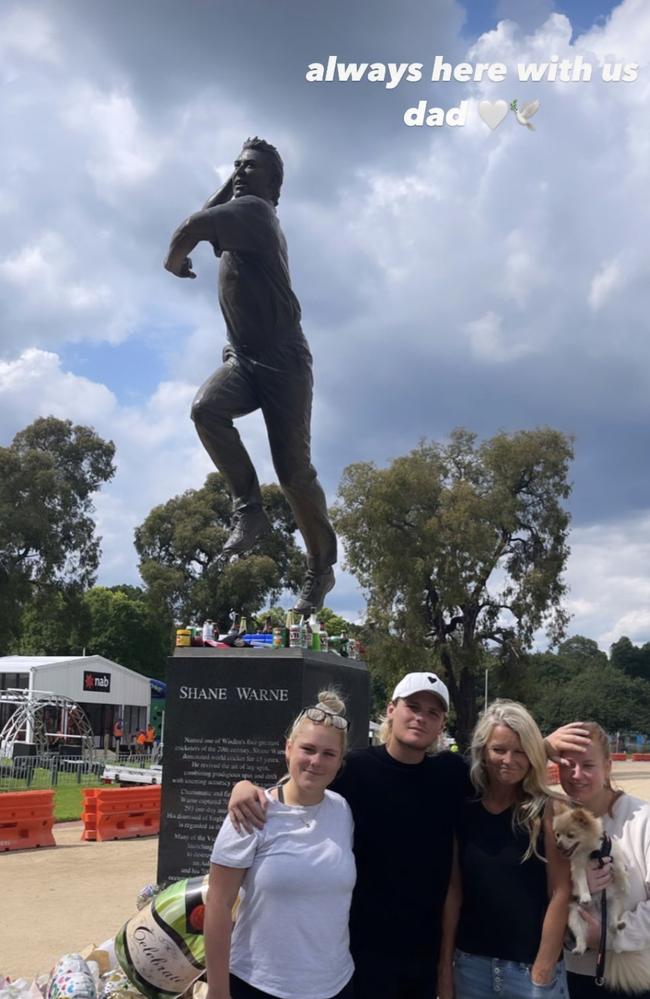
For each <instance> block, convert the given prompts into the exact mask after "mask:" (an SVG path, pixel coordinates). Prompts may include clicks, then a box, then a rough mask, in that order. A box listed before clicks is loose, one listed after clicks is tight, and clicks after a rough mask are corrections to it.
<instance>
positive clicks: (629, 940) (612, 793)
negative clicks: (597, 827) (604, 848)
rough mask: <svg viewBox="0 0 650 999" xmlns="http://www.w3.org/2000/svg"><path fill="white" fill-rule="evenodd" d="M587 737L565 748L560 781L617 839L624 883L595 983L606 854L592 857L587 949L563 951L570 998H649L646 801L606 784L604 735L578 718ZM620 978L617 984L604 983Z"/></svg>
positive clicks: (649, 807)
mask: <svg viewBox="0 0 650 999" xmlns="http://www.w3.org/2000/svg"><path fill="white" fill-rule="evenodd" d="M583 728H584V729H586V731H587V732H588V733H589V736H590V741H589V744H588V746H587V748H586V750H585V751H583V752H573V753H570V754H568V757H567V763H568V766H564V767H561V768H560V781H561V783H562V788H563V790H564V791H565V793H566V794H567V795H568V797H569V798H570V799H571V800H572V801H573V802H574V803H575V804H577V805H581V806H582V807H583V808H585V809H587V810H588V811H589V812H591V813H592V814H593V815H595V816H597V817H598V818H600V819H601V820H602V825H603V829H604V832H605V833H607V835H608V836H610V837H611V839H612V840H613V841H614V842H616V843H618V846H619V852H620V853H622V855H623V858H624V861H625V865H626V868H627V874H628V878H629V888H628V890H627V892H626V894H625V896H624V899H623V902H624V911H623V915H622V916H621V920H620V923H622V924H624V925H623V926H620V924H619V926H620V928H619V929H617V930H616V931H615V932H614V934H610V932H609V931H608V939H607V950H606V951H605V967H604V975H605V986H604V987H602V986H599V985H597V984H596V978H595V976H596V962H597V955H598V950H599V945H600V935H601V922H600V894H601V892H602V891H603V890H605V889H606V888H608V887H609V885H610V883H611V880H612V875H611V859H610V858H607V857H606V858H604V859H603V861H602V865H601V864H600V862H599V861H598V860H594V861H593V862H592V864H591V867H590V869H589V870H588V872H587V880H588V883H589V889H590V891H591V893H592V896H593V902H592V904H591V905H590V906H587V907H584V908H583V909H581V915H582V918H583V919H584V920H585V922H586V923H587V945H588V948H589V949H588V950H587V951H586V953H584V954H582V955H577V954H573V953H572V952H571V950H570V949H568V950H566V951H565V960H566V965H567V970H568V976H567V977H568V982H569V994H570V996H571V999H596V997H598V999H628V997H632V996H634V997H636V999H650V804H648V802H647V801H641V800H640V799H639V798H634V797H632V796H631V795H629V794H626V793H625V792H623V791H618V790H616V789H615V788H614V787H613V786H612V781H611V771H612V761H611V757H610V749H609V739H608V738H607V734H606V732H604V730H603V729H602V728H601V727H600V725H598V724H596V722H586V723H583ZM612 978H613V980H614V982H620V983H621V987H618V986H616V987H615V986H614V985H613V984H608V980H609V982H610V983H611V982H612Z"/></svg>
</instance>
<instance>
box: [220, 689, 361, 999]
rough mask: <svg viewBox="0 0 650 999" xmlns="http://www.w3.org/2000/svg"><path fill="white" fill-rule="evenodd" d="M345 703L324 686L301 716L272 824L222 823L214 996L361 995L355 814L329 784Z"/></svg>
mask: <svg viewBox="0 0 650 999" xmlns="http://www.w3.org/2000/svg"><path fill="white" fill-rule="evenodd" d="M343 711H344V705H343V702H342V701H341V700H340V698H339V697H338V696H337V695H336V694H334V693H332V692H331V691H324V692H323V693H321V694H319V695H318V703H317V704H316V705H314V706H313V707H309V708H305V710H304V711H302V712H301V713H300V715H299V716H298V717H297V719H296V720H295V722H294V724H293V727H292V729H291V731H290V733H289V736H288V738H287V743H286V750H285V753H286V759H287V766H288V770H289V779H288V780H287V781H286V782H284V783H282V784H280V785H278V786H277V787H274V788H271V790H270V791H267V792H266V794H267V797H268V799H269V803H268V809H267V816H268V821H267V822H266V824H265V826H264V828H263V829H254V830H253V831H252V832H250V833H247V832H245V831H242V832H241V833H239V832H236V831H235V829H234V827H233V825H232V823H231V821H230V819H229V818H227V819H226V820H225V821H224V824H223V826H222V827H221V830H220V832H219V835H218V836H217V839H216V841H215V844H214V848H213V851H212V856H211V865H210V882H209V891H208V899H207V905H206V914H205V949H206V964H207V972H208V999H261V997H266V996H277V997H281V999H351V997H352V990H351V984H350V979H351V978H352V973H353V971H354V965H353V962H352V958H351V956H350V950H349V939H348V914H349V909H350V902H351V899H352V889H353V887H354V882H355V877H356V869H355V864H354V856H353V853H352V835H353V823H352V814H351V812H350V808H349V806H348V804H347V802H346V801H345V799H344V798H342V797H341V796H340V795H338V794H335V793H334V792H333V791H328V790H326V788H327V786H328V785H329V784H330V783H331V782H332V781H333V780H334V778H335V776H336V774H337V772H338V770H339V768H340V766H341V763H342V760H343V755H344V753H345V750H346V748H347V727H348V723H347V719H346V718H345V717H344V715H343ZM238 894H239V896H240V906H239V909H238V912H237V919H236V922H235V926H234V929H233V931H232V940H231V932H230V931H231V926H232V921H231V910H232V907H233V905H234V903H235V900H236V898H237V896H238Z"/></svg>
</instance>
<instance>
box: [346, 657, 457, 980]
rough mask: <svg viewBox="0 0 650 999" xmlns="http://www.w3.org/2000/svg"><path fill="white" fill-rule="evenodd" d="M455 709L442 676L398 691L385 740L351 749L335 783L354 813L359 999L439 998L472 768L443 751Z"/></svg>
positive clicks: (353, 937)
mask: <svg viewBox="0 0 650 999" xmlns="http://www.w3.org/2000/svg"><path fill="white" fill-rule="evenodd" d="M448 710H449V693H448V691H447V687H446V686H445V684H444V683H443V682H442V680H441V679H440V678H439V677H438V676H436V674H435V673H409V674H407V676H405V677H404V678H403V679H402V680H400V682H399V683H398V684H397V686H396V687H395V690H394V691H393V696H392V697H391V700H390V703H389V704H388V708H387V710H386V718H385V721H384V723H383V725H382V728H381V737H382V739H383V743H382V745H379V746H369V747H368V748H367V749H361V750H357V751H356V752H352V753H350V754H349V755H348V757H347V759H346V764H345V767H344V768H343V771H342V772H341V775H340V776H339V778H338V779H337V781H336V782H335V784H334V785H332V786H333V787H336V790H337V791H338V793H339V794H342V795H343V797H345V798H346V799H347V801H348V803H349V805H350V808H351V809H352V815H353V817H354V852H355V858H356V862H357V884H356V888H355V891H354V895H353V898H352V908H351V911H350V949H351V951H352V956H353V958H354V963H355V969H356V971H355V978H354V988H355V999H371V997H372V999H376V997H377V996H381V997H382V999H431V997H432V996H435V995H436V968H437V963H438V951H439V947H440V940H441V935H442V911H443V907H444V902H445V897H446V894H447V888H448V886H449V879H450V876H451V864H452V856H453V838H454V828H455V825H456V818H457V815H458V812H459V809H460V806H461V803H462V801H463V800H464V798H465V797H466V796H467V794H468V793H469V790H470V788H469V781H468V772H467V765H466V764H465V762H464V760H462V759H461V758H460V757H458V756H455V755H453V754H452V753H438V754H436V755H428V754H429V753H430V751H431V750H432V749H433V748H434V747H436V745H437V743H438V739H439V737H440V736H441V734H442V730H443V728H444V726H445V721H446V718H447V712H448Z"/></svg>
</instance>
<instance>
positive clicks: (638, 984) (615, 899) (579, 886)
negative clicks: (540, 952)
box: [553, 802, 650, 995]
mask: <svg viewBox="0 0 650 999" xmlns="http://www.w3.org/2000/svg"><path fill="white" fill-rule="evenodd" d="M553 831H554V833H555V841H556V843H557V845H558V849H559V850H560V853H562V854H564V856H565V857H568V858H569V860H570V861H571V880H572V881H573V891H574V897H573V900H572V902H571V905H570V906H569V929H570V930H571V931H572V933H573V935H574V937H575V941H576V943H575V947H574V948H573V953H574V954H584V952H585V950H586V949H587V933H586V931H587V924H586V922H585V921H584V919H582V917H581V915H580V906H581V905H586V904H587V903H589V902H591V892H590V891H589V885H588V884H587V868H588V866H589V863H590V858H589V855H590V854H591V853H593V852H594V851H595V850H599V849H600V847H601V844H602V837H603V824H602V822H601V820H600V819H599V818H596V816H594V815H592V814H591V812H589V811H587V809H585V808H571V807H570V806H569V805H565V804H564V803H563V802H556V803H555V817H554V819H553ZM611 858H612V864H611V868H612V880H611V882H610V884H609V887H608V888H607V891H606V895H607V946H608V949H607V955H606V959H605V984H606V985H608V986H609V987H610V988H612V989H619V990H620V991H622V992H625V993H628V992H629V993H630V994H632V995H633V994H634V993H635V992H644V991H645V990H646V989H648V988H650V952H646V951H623V952H621V953H617V952H616V951H614V950H611V949H610V947H611V946H612V944H613V941H614V936H615V934H616V932H617V931H618V930H622V929H624V928H625V923H624V922H623V921H622V919H621V917H622V914H623V911H624V905H625V903H624V898H625V895H626V894H627V891H628V888H629V881H628V876H627V871H626V869H625V861H624V859H623V856H622V853H621V849H620V847H619V845H618V843H615V842H612V849H611ZM599 897H600V896H599Z"/></svg>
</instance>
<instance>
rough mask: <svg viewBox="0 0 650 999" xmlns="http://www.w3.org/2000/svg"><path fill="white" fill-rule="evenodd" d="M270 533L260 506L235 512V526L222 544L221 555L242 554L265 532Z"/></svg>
mask: <svg viewBox="0 0 650 999" xmlns="http://www.w3.org/2000/svg"><path fill="white" fill-rule="evenodd" d="M270 533H271V525H270V523H269V520H268V517H267V516H266V514H265V513H264V511H263V510H262V508H261V506H260V507H253V508H251V509H249V510H243V511H242V512H241V513H236V514H235V526H234V527H233V529H232V531H231V533H230V537H229V538H228V540H227V541H226V543H225V545H224V546H223V550H222V552H221V554H222V555H225V556H230V555H243V554H244V552H247V551H249V550H250V549H251V548H252V547H253V545H254V544H255V543H256V542H257V541H259V540H260V539H261V538H263V537H265V536H266V535H267V534H270Z"/></svg>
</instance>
